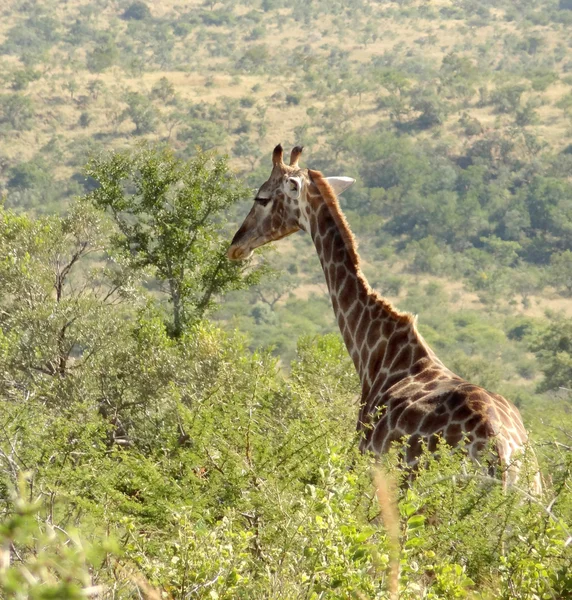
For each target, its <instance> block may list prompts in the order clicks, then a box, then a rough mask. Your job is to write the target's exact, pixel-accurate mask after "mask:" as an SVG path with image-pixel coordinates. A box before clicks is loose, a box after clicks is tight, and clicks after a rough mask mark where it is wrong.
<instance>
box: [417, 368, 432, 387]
mask: <svg viewBox="0 0 572 600" xmlns="http://www.w3.org/2000/svg"><path fill="white" fill-rule="evenodd" d="M436 373H437V372H436V371H435V369H431V368H425V369H423V370H422V371H421V372H419V373H417V374H416V375H415V379H416V380H417V381H418V382H419V383H425V384H427V383H429V382H431V381H433V380H434V379H435V377H436Z"/></svg>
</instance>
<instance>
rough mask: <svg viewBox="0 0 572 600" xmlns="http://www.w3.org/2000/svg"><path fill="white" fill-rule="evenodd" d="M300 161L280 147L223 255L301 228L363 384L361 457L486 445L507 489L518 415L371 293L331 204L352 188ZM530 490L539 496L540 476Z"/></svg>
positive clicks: (519, 438) (410, 458)
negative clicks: (402, 449) (394, 447)
mask: <svg viewBox="0 0 572 600" xmlns="http://www.w3.org/2000/svg"><path fill="white" fill-rule="evenodd" d="M300 154H301V148H295V149H294V150H293V151H292V155H291V160H290V165H286V164H285V163H284V162H283V160H282V148H281V147H280V146H277V147H276V149H275V150H274V154H273V164H274V167H273V170H272V173H271V176H270V178H269V179H268V181H266V182H265V183H264V184H263V185H262V187H261V188H260V190H259V192H258V194H257V197H256V199H255V203H254V206H253V207H252V209H251V211H250V213H249V214H248V216H247V217H246V219H245V221H244V223H243V224H242V226H241V227H240V229H239V230H238V231H237V233H236V235H235V237H234V239H233V241H232V244H231V246H230V248H229V257H230V258H232V259H235V260H238V259H242V258H245V257H246V256H248V255H249V254H250V253H251V252H252V250H253V249H254V248H257V247H259V246H262V245H263V244H266V243H268V242H270V241H273V240H277V239H280V238H282V237H285V236H287V235H289V234H291V233H294V232H295V231H298V230H299V229H302V230H304V231H306V232H307V233H309V234H310V235H311V237H312V240H313V242H314V246H315V248H316V251H317V253H318V257H319V259H320V263H321V265H322V269H323V271H324V275H325V278H326V283H327V286H328V290H329V293H330V298H331V301H332V306H333V309H334V314H335V316H336V320H337V322H338V326H339V328H340V331H341V334H342V337H343V339H344V342H345V345H346V347H347V349H348V352H349V354H350V356H351V358H352V360H353V363H354V365H355V368H356V370H357V372H358V374H359V377H360V380H361V385H362V394H361V405H360V411H359V416H358V421H357V428H358V430H360V431H361V432H362V439H361V443H360V448H361V450H362V451H372V452H374V453H375V454H382V453H385V452H387V451H388V450H389V448H390V446H391V444H392V442H394V441H398V440H401V439H402V438H407V441H408V447H407V450H406V455H405V459H406V462H407V463H408V464H409V465H411V466H414V465H415V464H416V463H417V461H418V458H419V456H420V454H421V452H422V447H423V443H425V444H426V445H427V446H428V448H429V450H434V449H435V448H436V445H437V442H438V439H439V438H443V439H444V440H445V441H446V442H447V443H448V444H450V445H451V446H456V445H458V444H459V443H460V442H461V441H462V440H465V441H466V444H467V450H468V452H469V454H470V456H471V457H473V458H474V459H478V456H479V453H481V452H482V451H483V449H484V448H485V447H486V446H487V445H488V444H492V446H493V447H494V449H495V451H496V454H497V456H498V460H499V462H500V464H501V465H502V467H503V469H502V472H503V479H504V481H506V482H511V481H514V480H515V479H516V478H517V476H518V470H519V466H520V463H519V459H518V454H519V453H520V452H522V451H523V450H524V448H525V446H526V443H527V439H528V437H527V433H526V430H525V429H524V425H523V423H522V419H521V416H520V414H519V412H518V409H517V408H516V407H515V406H514V405H513V404H511V403H510V402H508V401H507V400H506V399H504V398H503V397H502V396H499V395H498V394H493V393H490V392H488V391H487V390H485V389H483V388H481V387H479V386H476V385H472V384H471V383H469V382H467V381H465V380H464V379H462V378H461V377H459V376H457V375H455V374H454V373H453V372H452V371H450V370H449V369H448V368H447V367H445V365H443V363H442V362H441V361H440V360H439V359H438V358H437V356H436V355H435V353H434V352H433V351H432V350H431V348H430V347H429V346H428V345H427V343H426V342H425V341H424V340H423V338H422V336H421V335H420V334H419V332H418V331H417V327H416V319H415V318H414V317H413V316H412V315H410V314H408V313H402V312H399V311H398V310H396V309H395V308H394V307H393V306H392V305H391V304H390V303H389V302H388V301H387V300H385V299H384V298H383V297H381V296H380V295H379V294H377V292H375V291H373V290H372V289H371V288H370V286H369V285H368V283H367V281H366V279H365V277H364V275H363V273H362V271H361V269H360V263H359V256H358V253H357V247H356V243H355V240H354V238H353V235H352V233H351V231H350V229H349V226H348V224H347V222H346V220H345V218H344V215H343V214H342V212H341V210H340V207H339V204H338V201H337V197H336V190H337V191H338V193H341V192H342V191H343V190H344V189H345V188H346V187H348V186H349V185H351V183H353V180H349V179H348V178H329V179H328V178H325V177H323V175H322V174H321V173H319V172H318V171H312V170H309V169H308V170H306V169H300V168H299V167H298V158H299V156H300ZM515 455H516V456H515ZM534 487H535V488H536V491H538V492H539V491H540V478H539V476H537V477H536V480H535V483H534Z"/></svg>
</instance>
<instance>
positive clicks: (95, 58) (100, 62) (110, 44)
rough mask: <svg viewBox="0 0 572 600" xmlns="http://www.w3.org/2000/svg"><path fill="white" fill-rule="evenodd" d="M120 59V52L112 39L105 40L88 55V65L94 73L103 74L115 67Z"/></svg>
mask: <svg viewBox="0 0 572 600" xmlns="http://www.w3.org/2000/svg"><path fill="white" fill-rule="evenodd" d="M118 58H119V50H118V49H117V46H116V45H115V42H114V41H113V39H111V38H105V39H103V40H102V41H101V42H100V43H99V44H98V45H97V46H96V47H95V48H94V49H93V50H92V51H91V52H89V53H88V54H87V57H86V65H87V68H88V69H89V71H91V72H92V73H102V72H103V71H105V70H106V69H109V67H111V66H112V65H114V64H115V63H116V62H117V60H118Z"/></svg>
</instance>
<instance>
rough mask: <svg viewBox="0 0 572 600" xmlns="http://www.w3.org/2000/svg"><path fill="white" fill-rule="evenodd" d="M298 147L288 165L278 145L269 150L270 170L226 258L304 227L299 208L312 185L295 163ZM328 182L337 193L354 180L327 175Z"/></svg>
mask: <svg viewBox="0 0 572 600" xmlns="http://www.w3.org/2000/svg"><path fill="white" fill-rule="evenodd" d="M301 154H302V146H296V147H295V148H293V149H292V152H291V154H290V164H288V165H287V164H286V163H285V162H284V160H283V150H282V146H281V145H280V144H279V145H278V146H276V148H274V152H273V153H272V172H271V173H270V177H269V178H268V179H267V180H266V181H265V182H264V183H263V184H262V185H261V186H260V189H259V190H258V193H257V194H256V197H255V198H254V206H253V207H252V208H251V209H250V212H249V213H248V215H247V216H246V219H244V222H243V223H242V225H241V226H240V228H239V230H238V231H237V232H236V234H235V236H234V238H233V240H232V243H231V245H230V248H229V249H228V257H229V258H230V259H231V260H242V259H244V258H248V257H249V256H250V255H251V254H252V251H253V250H254V249H255V248H258V247H260V246H263V245H264V244H267V243H268V242H273V241H275V240H279V239H281V238H283V237H286V236H287V235H290V234H292V233H295V232H296V231H298V230H299V229H304V230H306V229H307V221H306V218H305V213H304V211H303V208H304V205H305V203H306V202H307V199H306V195H307V192H308V189H309V188H310V186H312V185H313V183H312V181H311V179H310V176H309V174H308V170H307V169H302V168H300V167H299V166H298V160H299V159H300V156H301ZM327 180H328V182H329V184H330V185H331V186H332V187H333V188H334V190H335V191H336V192H337V193H338V194H341V193H342V192H343V191H344V190H345V189H347V188H348V187H349V186H350V185H351V184H352V183H354V179H351V178H350V177H328V178H327Z"/></svg>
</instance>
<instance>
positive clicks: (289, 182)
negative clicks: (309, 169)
mask: <svg viewBox="0 0 572 600" xmlns="http://www.w3.org/2000/svg"><path fill="white" fill-rule="evenodd" d="M301 191H302V178H301V177H286V178H285V180H284V193H285V194H286V195H287V196H288V198H292V199H293V200H298V198H299V197H300V192H301Z"/></svg>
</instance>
